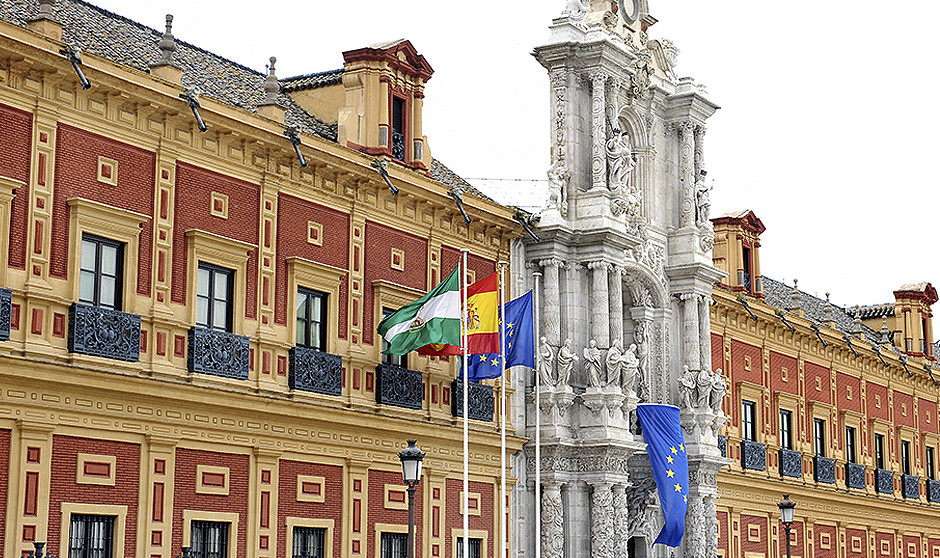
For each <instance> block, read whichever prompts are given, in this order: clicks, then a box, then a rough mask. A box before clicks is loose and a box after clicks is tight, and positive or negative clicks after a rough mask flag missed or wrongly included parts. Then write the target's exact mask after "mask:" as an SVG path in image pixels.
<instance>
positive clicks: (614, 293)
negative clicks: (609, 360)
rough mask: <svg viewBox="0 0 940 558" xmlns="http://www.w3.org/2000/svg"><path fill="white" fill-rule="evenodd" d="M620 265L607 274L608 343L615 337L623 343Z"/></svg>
mask: <svg viewBox="0 0 940 558" xmlns="http://www.w3.org/2000/svg"><path fill="white" fill-rule="evenodd" d="M624 273H625V271H624V269H623V268H622V267H614V268H613V269H612V270H611V272H610V276H609V279H610V281H609V286H608V292H609V294H610V344H611V345H613V343H614V340H615V339H619V340H620V342H621V343H623V275H624Z"/></svg>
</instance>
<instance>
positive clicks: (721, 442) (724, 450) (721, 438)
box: [718, 434, 728, 457]
mask: <svg viewBox="0 0 940 558" xmlns="http://www.w3.org/2000/svg"><path fill="white" fill-rule="evenodd" d="M718 451H719V452H720V453H721V456H722V457H728V437H727V436H725V435H723V434H719V435H718Z"/></svg>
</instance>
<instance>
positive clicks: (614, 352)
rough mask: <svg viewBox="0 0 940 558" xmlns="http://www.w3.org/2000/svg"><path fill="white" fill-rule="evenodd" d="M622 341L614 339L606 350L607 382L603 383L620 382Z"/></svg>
mask: <svg viewBox="0 0 940 558" xmlns="http://www.w3.org/2000/svg"><path fill="white" fill-rule="evenodd" d="M622 347H623V343H622V342H621V341H620V339H614V342H613V343H611V344H610V349H608V350H607V359H606V362H607V382H606V383H605V384H604V385H608V386H609V385H611V384H614V385H619V384H620V367H621V366H623V349H622Z"/></svg>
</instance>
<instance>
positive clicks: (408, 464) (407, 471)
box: [398, 440, 424, 558]
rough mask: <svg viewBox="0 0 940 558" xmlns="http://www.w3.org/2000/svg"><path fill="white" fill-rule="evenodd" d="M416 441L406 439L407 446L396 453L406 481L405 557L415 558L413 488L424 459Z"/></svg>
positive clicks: (418, 480)
mask: <svg viewBox="0 0 940 558" xmlns="http://www.w3.org/2000/svg"><path fill="white" fill-rule="evenodd" d="M416 441H417V440H408V447H407V448H405V449H403V450H401V452H399V454H398V458H399V459H401V474H402V476H403V477H404V478H405V482H406V483H408V554H407V558H415V490H416V487H417V485H418V483H419V482H421V463H422V461H424V452H423V451H421V450H419V449H418V446H416V445H415V442H416Z"/></svg>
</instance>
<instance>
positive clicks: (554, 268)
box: [539, 260, 562, 347]
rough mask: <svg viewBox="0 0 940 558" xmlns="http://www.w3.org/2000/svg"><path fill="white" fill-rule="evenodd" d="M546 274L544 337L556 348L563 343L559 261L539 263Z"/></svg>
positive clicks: (543, 287) (543, 290) (543, 300)
mask: <svg viewBox="0 0 940 558" xmlns="http://www.w3.org/2000/svg"><path fill="white" fill-rule="evenodd" d="M539 265H540V266H541V267H542V271H543V273H544V274H545V282H544V284H543V286H542V308H541V315H542V323H541V332H542V335H543V336H545V338H546V339H548V342H549V343H550V344H552V345H553V346H555V347H558V346H560V345H561V343H562V339H561V292H560V290H559V282H558V269H559V268H560V267H561V262H560V261H559V260H542V261H540V262H539Z"/></svg>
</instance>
